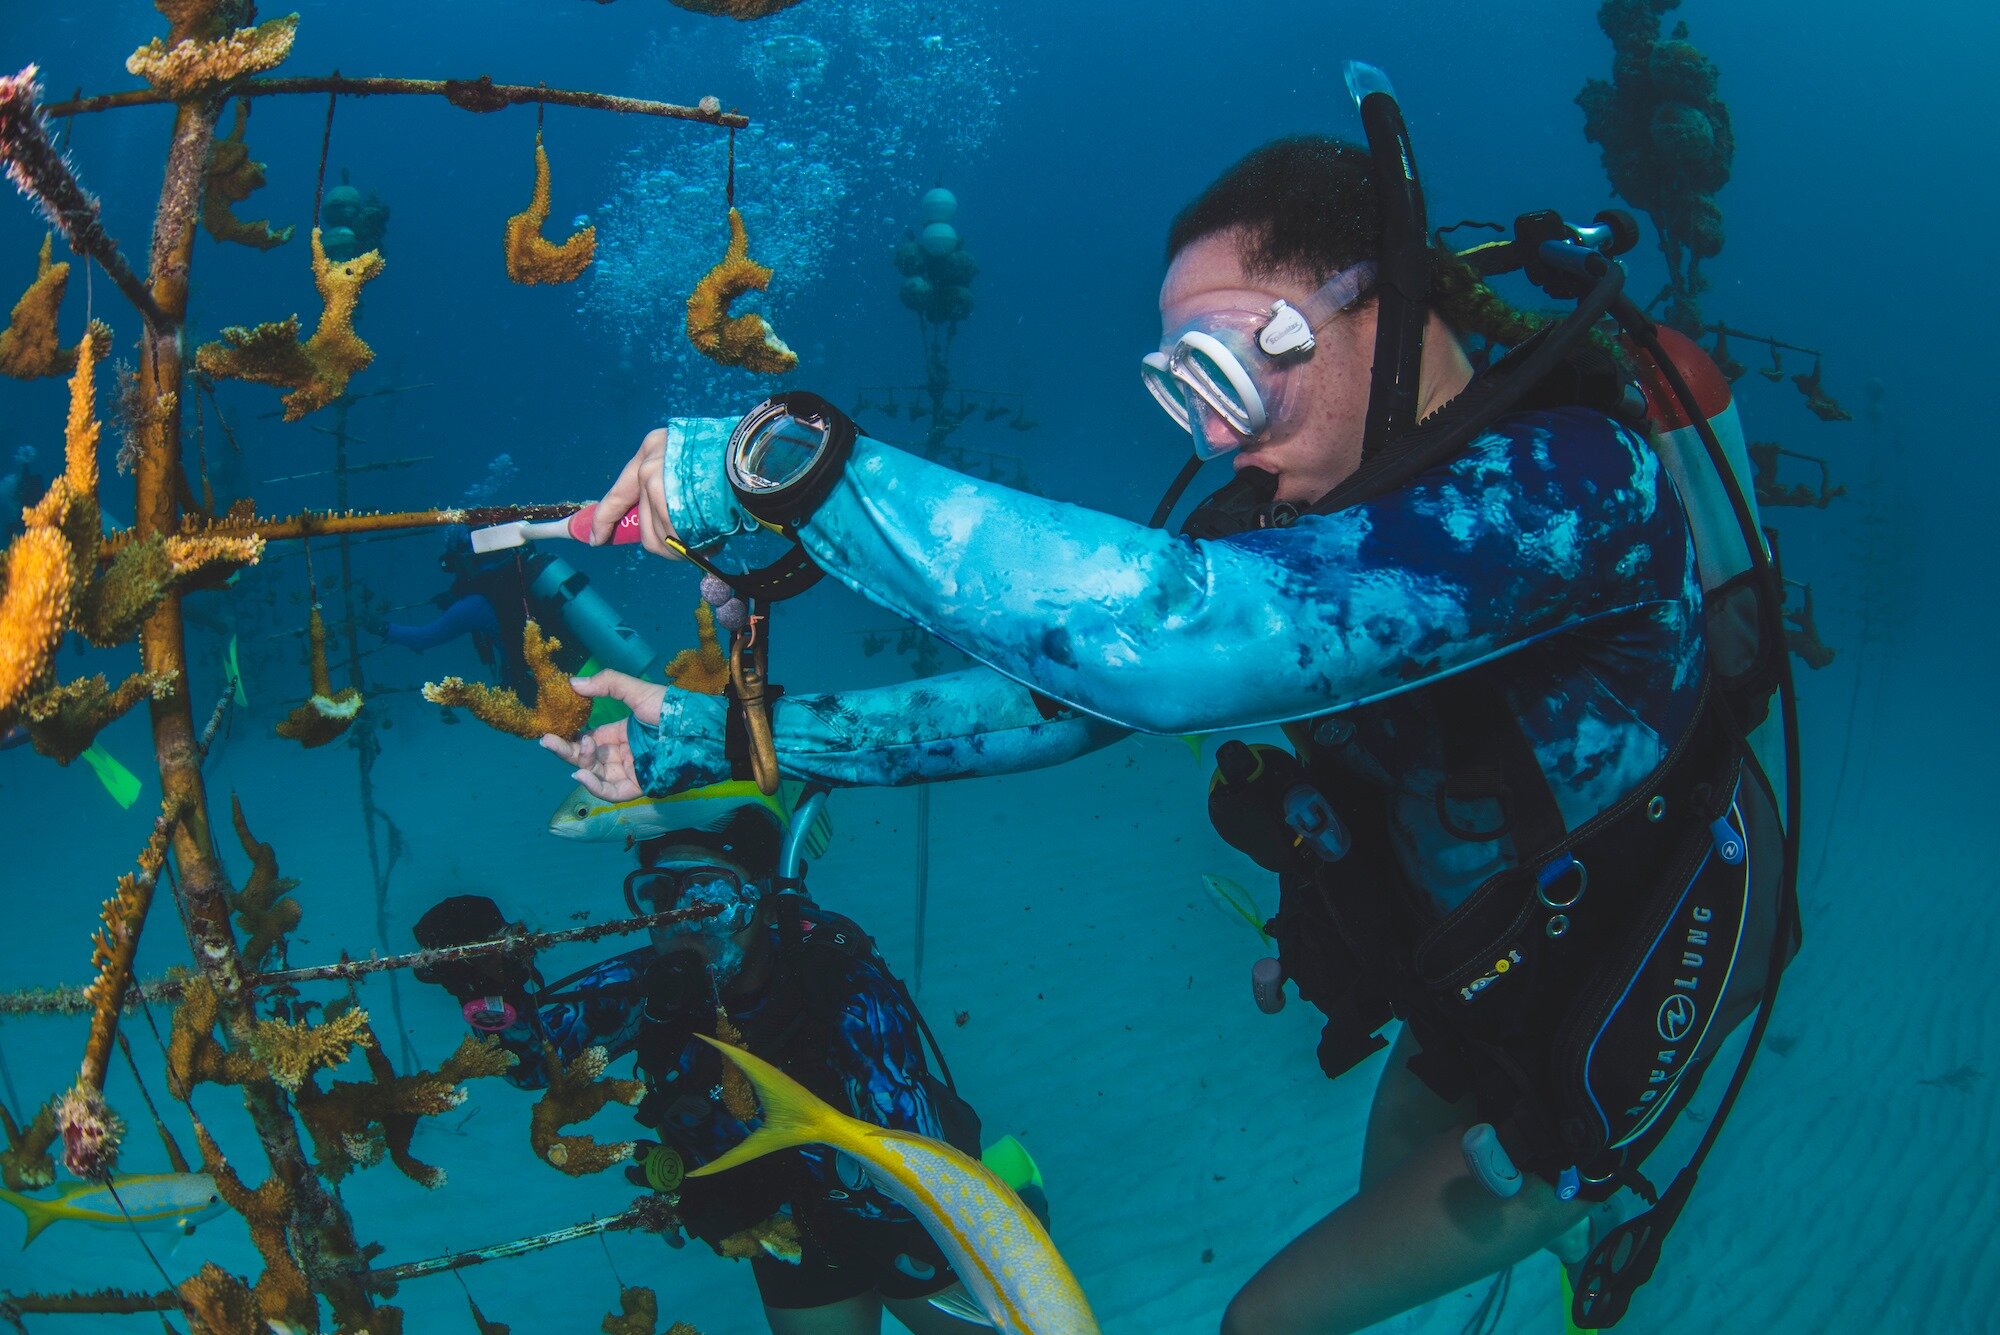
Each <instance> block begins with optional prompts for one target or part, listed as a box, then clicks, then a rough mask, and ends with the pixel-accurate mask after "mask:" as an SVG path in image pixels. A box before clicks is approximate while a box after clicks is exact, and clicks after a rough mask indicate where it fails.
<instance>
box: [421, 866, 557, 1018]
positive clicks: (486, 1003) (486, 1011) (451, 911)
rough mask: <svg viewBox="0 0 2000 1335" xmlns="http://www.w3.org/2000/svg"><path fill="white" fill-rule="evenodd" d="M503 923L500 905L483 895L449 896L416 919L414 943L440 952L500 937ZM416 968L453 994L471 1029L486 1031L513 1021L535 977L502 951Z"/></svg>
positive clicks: (504, 927) (524, 964)
mask: <svg viewBox="0 0 2000 1335" xmlns="http://www.w3.org/2000/svg"><path fill="white" fill-rule="evenodd" d="M507 927H508V923H507V920H506V919H505V918H503V917H501V916H500V906H499V905H498V904H495V903H494V902H493V901H492V900H490V899H488V898H487V897H486V896H484V895H453V896H452V897H451V898H450V899H447V900H444V901H442V902H440V903H438V904H436V905H434V906H433V907H432V908H431V910H430V911H429V912H427V913H425V914H424V916H423V917H421V918H419V919H417V925H416V927H415V928H414V929H413V931H414V935H415V936H416V938H417V944H418V945H420V946H422V947H423V948H424V949H426V950H439V949H442V948H444V947H447V946H463V945H469V944H471V943H472V942H474V941H491V940H493V939H494V938H496V937H499V936H502V935H504V934H505V933H506V931H507ZM414 972H415V973H416V975H417V978H418V980H419V981H421V982H426V983H436V984H437V985H438V986H439V987H442V988H443V989H444V990H445V991H447V992H449V993H451V994H452V995H453V996H454V997H457V998H458V1000H459V1001H460V1003H461V1004H463V1005H464V1006H465V1008H466V1011H465V1014H466V1019H467V1020H468V1021H470V1022H471V1023H472V1025H473V1027H474V1028H478V1029H488V1030H498V1029H504V1028H506V1027H507V1026H508V1025H509V1024H512V1023H513V1020H514V1016H515V1015H516V1014H518V1012H519V1011H520V1010H522V1009H523V1008H525V1006H526V1005H527V994H528V980H529V978H531V977H532V976H533V975H532V972H531V971H530V969H529V967H528V964H527V962H526V961H525V960H520V959H516V958H515V957H513V956H511V955H505V954H496V955H480V956H477V957H475V958H473V959H464V960H445V961H441V962H439V963H436V964H427V965H423V966H421V967H419V968H417V969H416V970H415V971H414ZM496 1003H497V1004H496ZM475 1008H476V1010H477V1013H475Z"/></svg>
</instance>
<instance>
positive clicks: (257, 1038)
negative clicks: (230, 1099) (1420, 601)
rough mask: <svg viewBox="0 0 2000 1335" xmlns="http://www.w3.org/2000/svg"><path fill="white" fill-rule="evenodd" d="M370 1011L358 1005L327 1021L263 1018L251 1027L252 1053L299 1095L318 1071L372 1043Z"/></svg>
mask: <svg viewBox="0 0 2000 1335" xmlns="http://www.w3.org/2000/svg"><path fill="white" fill-rule="evenodd" d="M374 1042H375V1035H374V1032H373V1031H372V1030H370V1029H369V1028H368V1012H367V1011H364V1010H362V1009H360V1008H359V1007H355V1008H353V1009H350V1010H345V1011H342V1012H341V1013H340V1014H339V1015H336V1016H333V1017H331V1018H329V1019H328V1020H327V1021H326V1022H325V1023H323V1024H306V1023H303V1022H301V1023H299V1024H291V1023H288V1022H287V1021H284V1020H259V1021H257V1022H256V1023H255V1024H254V1025H252V1026H251V1029H250V1053H251V1055H252V1056H253V1057H255V1058H256V1059H257V1061H258V1063H259V1064H260V1065H261V1066H262V1067H263V1068H264V1070H265V1071H266V1072H267V1073H269V1075H270V1077H271V1079H273V1080H275V1081H276V1082H277V1083H278V1084H279V1085H280V1086H282V1087H283V1088H284V1089H285V1091H286V1092H287V1093H291V1094H296V1093H298V1092H299V1087H300V1086H301V1085H303V1084H304V1083H305V1082H306V1078H307V1077H308V1076H310V1075H311V1074H312V1073H313V1072H314V1071H318V1070H323V1069H326V1068H329V1067H334V1066H338V1065H340V1064H341V1063H342V1062H344V1061H346V1060H347V1058H348V1056H349V1054H350V1053H352V1052H353V1051H354V1048H355V1046H356V1045H357V1044H359V1045H362V1046H364V1047H366V1046H372V1045H373V1044H374Z"/></svg>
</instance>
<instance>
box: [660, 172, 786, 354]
mask: <svg viewBox="0 0 2000 1335" xmlns="http://www.w3.org/2000/svg"><path fill="white" fill-rule="evenodd" d="M770 282H771V271H770V270H769V269H767V268H766V267H764V266H763V265H761V264H759V263H757V261H755V260H753V259H751V258H750V238H749V234H748V233H746V232H745V231H744V230H743V214H742V213H741V212H740V211H739V210H737V209H733V208H732V209H730V210H729V249H728V251H727V252H725V253H724V255H723V257H722V259H721V261H720V262H719V263H717V264H716V266H715V267H714V268H713V269H710V270H709V271H708V273H707V274H705V275H704V276H703V277H702V279H701V281H700V282H698V283H696V284H695V286H694V291H693V293H691V294H690V295H689V296H688V299H687V335H688V341H689V342H690V343H693V344H694V345H695V347H696V348H697V349H698V350H700V351H701V352H702V353H703V354H704V355H706V356H707V357H709V358H711V359H712V360H714V361H718V362H721V363H722V364H723V365H724V366H741V367H743V368H745V369H746V370H751V371H759V372H762V373H763V374H765V375H783V374H785V373H786V372H788V371H791V370H794V369H796V368H797V367H798V364H799V357H798V354H797V353H795V352H793V351H792V350H791V349H790V348H788V347H786V346H785V342H784V340H783V339H781V338H779V337H778V335H777V332H776V331H775V330H773V329H772V328H771V322H770V321H768V320H766V319H765V318H764V317H763V316H761V315H757V314H755V313H753V312H746V313H744V314H742V315H734V316H732V315H731V314H730V313H729V307H730V304H731V303H732V302H734V301H735V300H736V299H737V298H738V297H741V296H743V295H744V294H745V293H748V292H761V291H763V290H764V289H765V288H766V287H768V286H769V285H770Z"/></svg>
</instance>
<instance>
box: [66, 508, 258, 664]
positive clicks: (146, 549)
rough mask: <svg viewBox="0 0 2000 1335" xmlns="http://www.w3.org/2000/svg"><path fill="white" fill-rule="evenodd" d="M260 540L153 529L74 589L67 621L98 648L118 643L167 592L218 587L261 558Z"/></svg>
mask: <svg viewBox="0 0 2000 1335" xmlns="http://www.w3.org/2000/svg"><path fill="white" fill-rule="evenodd" d="M263 555H264V540H263V539H262V538H260V537H257V536H255V535H252V536H249V537H221V536H215V535H207V534H204V535H199V536H189V535H183V534H173V535H167V536H163V535H160V534H153V535H151V536H149V537H145V538H139V539H137V540H135V541H132V542H130V543H128V544H126V545H125V546H124V547H121V548H120V549H119V551H118V555H117V556H115V557H113V558H112V560H111V565H110V566H109V567H108V568H107V569H106V570H105V571H104V573H103V574H102V575H99V576H97V577H96V578H94V579H92V580H91V581H90V583H89V584H88V585H86V586H84V587H83V588H82V589H81V590H80V591H79V593H78V596H77V599H76V613H75V616H74V618H73V625H74V628H75V630H76V631H77V633H78V634H80V635H82V636H83V637H84V638H85V639H87V640H89V641H90V642H91V643H92V644H95V645H97V646H99V647H100V648H108V647H110V646H111V645H114V644H123V643H124V642H125V641H127V640H129V639H131V638H132V637H133V636H134V635H137V634H138V633H139V627H140V626H141V625H142V624H144V622H145V620H146V618H147V617H149V616H151V615H152V614H153V609H154V608H156V607H158V606H159V605H160V600H161V599H162V598H164V597H166V596H167V595H168V594H170V593H185V592H188V591H189V590H192V589H210V588H219V587H220V586H221V585H222V584H223V583H224V582H225V581H226V580H227V579H228V577H229V576H230V575H232V574H234V573H236V572H237V571H238V570H241V569H242V568H243V567H244V566H251V565H255V564H257V562H258V561H259V560H261V559H263Z"/></svg>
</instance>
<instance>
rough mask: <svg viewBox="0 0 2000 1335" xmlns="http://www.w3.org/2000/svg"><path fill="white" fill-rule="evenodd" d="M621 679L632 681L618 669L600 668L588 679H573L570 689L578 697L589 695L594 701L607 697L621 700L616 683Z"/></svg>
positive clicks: (570, 682) (570, 680)
mask: <svg viewBox="0 0 2000 1335" xmlns="http://www.w3.org/2000/svg"><path fill="white" fill-rule="evenodd" d="M620 678H624V679H625V680H627V681H630V680H631V678H629V677H626V676H625V674H624V673H622V672H620V671H618V669H616V668H599V669H598V670H597V671H595V672H593V673H591V674H590V675H589V676H588V677H571V678H570V679H569V688H570V689H571V690H572V691H575V692H576V693H577V694H578V695H587V696H589V697H590V698H591V699H593V700H595V699H597V698H599V697H600V696H606V695H608V696H610V697H611V698H612V699H614V700H615V699H617V698H619V697H618V692H617V690H616V683H617V682H618V680H619V679H620Z"/></svg>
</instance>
